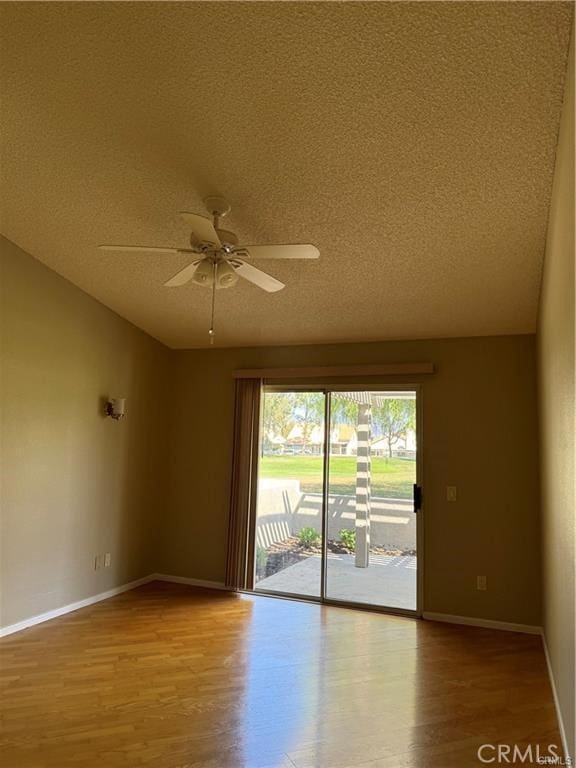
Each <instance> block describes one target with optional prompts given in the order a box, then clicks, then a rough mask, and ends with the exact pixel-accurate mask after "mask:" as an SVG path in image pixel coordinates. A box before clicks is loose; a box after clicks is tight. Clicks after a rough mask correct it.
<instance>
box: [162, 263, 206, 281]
mask: <svg viewBox="0 0 576 768" xmlns="http://www.w3.org/2000/svg"><path fill="white" fill-rule="evenodd" d="M201 261H202V259H198V261H194V262H192V264H188V266H187V267H184V269H181V270H180V272H176V274H175V275H174V276H173V277H171V278H170V280H167V281H166V282H165V283H164V286H165V287H166V288H177V287H178V286H180V285H186V283H188V282H190V280H192V278H193V277H194V272H196V270H197V269H198V264H200V262H201Z"/></svg>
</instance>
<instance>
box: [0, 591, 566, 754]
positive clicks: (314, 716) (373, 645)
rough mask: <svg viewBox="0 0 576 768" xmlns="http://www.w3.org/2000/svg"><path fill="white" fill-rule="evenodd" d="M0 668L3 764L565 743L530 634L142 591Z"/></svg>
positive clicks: (88, 611) (38, 633)
mask: <svg viewBox="0 0 576 768" xmlns="http://www.w3.org/2000/svg"><path fill="white" fill-rule="evenodd" d="M0 660H1V694H2V703H1V714H2V753H1V758H2V759H1V760H0V765H2V768H16V767H18V768H41V767H43V766H46V768H55V767H56V766H57V767H58V768H65V767H66V766H83V768H92V766H98V767H99V768H108V767H109V766H111V767H114V766H123V768H124V767H125V766H153V767H154V768H193V767H194V768H347V767H348V768H352V766H354V767H355V768H356V767H357V766H362V768H432V767H434V768H436V767H437V768H452V767H454V768H456V767H457V768H467V766H474V767H475V768H478V766H481V765H482V763H480V762H479V760H478V758H477V756H476V751H477V748H478V747H479V746H480V745H482V744H484V743H495V744H497V743H505V744H514V743H518V744H528V743H531V744H534V745H536V744H540V745H545V746H547V745H548V744H549V743H554V744H557V745H559V744H560V737H559V735H558V731H557V727H556V719H555V714H554V707H553V703H552V695H551V691H550V687H549V683H548V678H547V673H546V664H545V660H544V655H543V652H542V647H541V641H540V638H539V637H535V636H530V635H520V634H515V633H511V632H499V631H494V630H485V629H476V628H472V627H456V626H451V625H447V624H439V623H433V622H422V621H416V620H413V619H407V618H400V617H394V616H384V615H382V614H376V613H368V612H364V611H353V610H347V609H342V608H333V607H320V606H317V605H311V604H305V603H298V602H292V601H286V600H279V599H275V598H268V597H248V596H237V595H231V594H228V593H225V592H222V593H219V592H215V591H211V592H209V591H202V590H198V589H192V588H189V587H180V586H177V585H173V584H163V583H154V584H149V585H146V586H145V587H141V588H140V589H137V590H134V591H133V592H126V593H124V594H123V595H119V596H118V597H115V598H113V599H111V600H108V601H106V602H102V603H98V604H97V605H94V606H91V607H89V608H85V609H83V610H80V611H77V612H75V613H71V614H68V615H67V616H63V617H61V618H59V619H55V620H53V621H51V622H48V623H46V624H42V625H39V626H37V627H33V628H31V629H28V630H25V631H24V632H21V633H18V634H15V635H12V636H9V637H6V638H4V639H3V640H1V641H0ZM493 754H494V753H486V756H487V757H491V756H493Z"/></svg>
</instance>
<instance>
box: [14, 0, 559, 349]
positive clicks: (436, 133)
mask: <svg viewBox="0 0 576 768" xmlns="http://www.w3.org/2000/svg"><path fill="white" fill-rule="evenodd" d="M571 17H572V4H569V3H556V2H543V3H535V2H529V3H522V2H511V3H506V2H500V3H483V2H469V3H451V2H446V3H440V2H432V3H426V2H415V3H409V2H400V3H360V2H357V3H324V2H321V3H287V2H272V3H212V2H198V3H176V4H173V3H156V4H149V3H103V4H100V3H72V4H69V3H64V4H60V3H2V4H1V7H0V21H1V33H0V34H1V37H0V45H1V51H0V57H1V66H2V69H1V89H2V103H1V108H0V120H1V123H2V142H3V143H2V158H1V160H2V162H1V170H0V173H1V177H0V183H1V185H2V192H3V195H2V197H3V202H2V231H3V233H4V234H5V235H6V236H7V237H8V238H10V239H11V240H13V241H14V242H16V243H17V244H18V245H20V246H21V247H22V248H24V249H25V250H27V251H28V252H29V253H31V254H32V255H33V256H35V257H36V258H38V259H40V260H41V261H43V262H44V263H45V264H47V265H48V266H50V267H51V268H53V269H55V270H56V271H57V272H59V273H61V274H62V275H64V276H65V277H67V278H68V279H69V280H71V281H72V282H73V283H75V284H77V285H78V286H80V287H81V288H83V289H84V290H85V291H87V292H88V293H90V294H91V295H93V296H95V297H96V298H97V299H99V300H100V301H102V302H103V303H104V304H106V305H107V306H109V307H111V308H112V309H114V310H115V311H116V312H118V313H119V314H120V315H122V316H123V317H125V318H127V319H129V320H131V321H132V322H133V323H135V324H136V325H137V326H139V327H141V328H143V329H144V330H146V331H148V332H149V333H150V334H151V335H153V336H155V337H156V338H158V339H160V340H162V341H164V342H165V343H167V344H168V345H170V346H173V347H194V346H204V345H206V344H207V328H208V323H209V306H210V292H209V291H208V290H206V289H205V288H202V287H199V286H196V285H193V284H191V285H188V286H187V287H185V288H180V289H167V288H163V287H162V283H163V281H165V280H166V279H167V278H168V277H170V276H171V275H172V274H173V273H174V272H175V271H176V270H177V269H178V268H179V267H181V266H184V265H185V264H186V263H187V259H186V257H175V256H170V255H167V256H158V255H153V254H117V255H116V254H111V253H102V252H99V251H97V250H96V246H97V245H98V244H99V243H102V242H121V243H145V244H148V245H181V246H185V245H186V243H187V235H188V233H187V230H186V225H185V224H184V223H183V222H182V221H181V220H180V219H179V217H178V215H177V212H178V211H180V210H189V211H197V212H203V208H202V203H201V200H202V198H203V197H204V196H206V195H207V194H224V195H225V196H226V197H227V198H228V199H229V200H230V202H231V203H232V206H233V210H232V214H231V216H230V217H229V219H228V220H227V222H226V226H227V227H228V228H230V229H232V230H234V231H235V232H236V233H237V234H238V235H239V236H240V238H241V241H242V242H245V243H270V242H272V243H273V242H280V243H281V242H299V241H300V242H312V243H315V244H316V245H317V246H318V247H319V248H320V251H321V254H322V255H321V259H320V260H319V261H318V262H260V263H259V266H261V267H262V268H264V269H267V270H268V271H269V272H271V273H272V274H273V275H275V276H276V277H278V278H279V279H280V280H282V281H283V282H285V283H286V284H287V287H286V288H285V289H284V290H283V291H281V292H280V293H276V294H266V293H264V292H262V291H260V290H259V289H258V288H256V287H254V286H252V285H250V284H248V283H245V282H242V281H241V283H239V284H238V285H237V286H236V287H234V288H232V289H229V290H224V291H219V292H218V295H217V298H218V303H217V314H216V330H217V344H218V345H225V346H232V345H247V344H268V343H269V344H291V343H299V342H321V341H354V340H360V339H362V340H375V339H389V338H407V337H413V338H417V337H435V336H438V337H442V336H468V335H483V334H504V333H523V332H531V331H533V330H534V328H535V320H536V310H537V298H538V290H539V282H540V272H541V266H542V256H543V248H544V238H545V230H546V220H547V212H548V204H549V197H550V188H551V178H552V169H553V161H554V151H555V144H556V135H557V129H558V122H559V114H560V109H561V102H562V88H563V80H564V72H565V66H566V54H567V49H568V41H569V35H570V21H571Z"/></svg>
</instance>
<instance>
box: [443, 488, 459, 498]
mask: <svg viewBox="0 0 576 768" xmlns="http://www.w3.org/2000/svg"><path fill="white" fill-rule="evenodd" d="M457 498H458V489H457V488H456V486H455V485H447V486H446V501H456V499H457Z"/></svg>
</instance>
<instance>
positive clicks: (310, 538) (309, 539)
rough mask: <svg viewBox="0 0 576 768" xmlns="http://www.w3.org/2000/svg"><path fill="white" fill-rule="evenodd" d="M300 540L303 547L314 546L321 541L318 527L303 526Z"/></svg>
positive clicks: (299, 536) (299, 535)
mask: <svg viewBox="0 0 576 768" xmlns="http://www.w3.org/2000/svg"><path fill="white" fill-rule="evenodd" d="M298 540H299V542H300V544H301V545H302V546H303V547H307V548H309V547H314V546H316V544H318V543H319V542H320V534H319V533H318V531H317V530H316V528H302V530H301V531H300V533H299V534H298Z"/></svg>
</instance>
